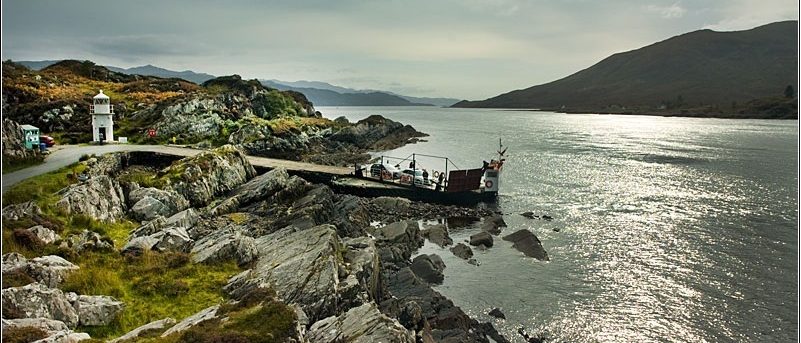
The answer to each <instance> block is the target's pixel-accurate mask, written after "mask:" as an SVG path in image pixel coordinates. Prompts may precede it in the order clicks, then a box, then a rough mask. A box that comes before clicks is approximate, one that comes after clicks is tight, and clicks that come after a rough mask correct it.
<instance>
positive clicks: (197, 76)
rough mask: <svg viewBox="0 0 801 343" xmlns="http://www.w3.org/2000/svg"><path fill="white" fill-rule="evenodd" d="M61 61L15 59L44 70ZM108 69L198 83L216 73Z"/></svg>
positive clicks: (156, 69) (162, 69) (141, 67)
mask: <svg viewBox="0 0 801 343" xmlns="http://www.w3.org/2000/svg"><path fill="white" fill-rule="evenodd" d="M58 62H61V60H52V61H15V63H18V64H21V65H24V66H26V67H28V68H30V69H31V70H42V69H44V68H47V67H49V66H51V65H53V64H56V63H58ZM105 67H106V68H107V69H108V70H111V71H114V72H118V73H123V74H128V75H144V76H158V77H163V78H179V79H184V80H187V81H191V82H194V83H197V84H202V83H203V82H206V81H208V80H211V79H213V78H215V76H214V75H209V74H204V73H196V72H193V71H191V70H184V71H173V70H169V69H164V68H159V67H156V66H153V65H150V64H148V65H143V66H140V67H133V68H128V69H125V68H120V67H114V66H105Z"/></svg>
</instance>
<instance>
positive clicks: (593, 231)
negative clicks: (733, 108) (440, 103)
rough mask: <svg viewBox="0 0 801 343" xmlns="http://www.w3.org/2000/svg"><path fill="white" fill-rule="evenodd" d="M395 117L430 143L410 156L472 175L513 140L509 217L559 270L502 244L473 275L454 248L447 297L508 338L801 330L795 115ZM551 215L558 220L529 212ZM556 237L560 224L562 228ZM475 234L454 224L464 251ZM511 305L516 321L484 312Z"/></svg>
mask: <svg viewBox="0 0 801 343" xmlns="http://www.w3.org/2000/svg"><path fill="white" fill-rule="evenodd" d="M321 111H322V112H323V114H324V115H325V116H326V117H329V118H335V117H337V116H340V115H345V116H346V117H348V118H349V119H350V120H351V121H355V120H358V119H361V118H364V117H366V116H367V115H369V114H383V115H385V116H387V117H389V118H391V119H394V120H398V121H401V122H403V123H404V124H411V125H413V126H414V127H415V128H416V129H418V130H420V131H423V132H426V133H429V134H431V136H430V137H427V138H426V139H427V140H428V142H424V143H419V144H415V145H410V146H406V147H403V148H400V149H397V150H395V151H392V152H391V154H392V155H398V156H405V155H408V154H411V153H412V152H417V153H426V154H434V155H446V156H448V157H450V158H451V159H453V160H454V161H455V162H456V163H457V165H459V166H461V167H463V168H472V167H475V166H479V165H480V162H481V160H482V159H484V160H486V159H489V158H491V157H492V156H493V152H494V151H495V149H496V147H497V139H498V137H499V136H502V137H503V139H504V143H505V144H506V145H508V146H509V152H508V155H509V157H508V160H507V163H506V165H505V170H504V174H503V178H502V181H501V195H500V198H499V204H498V206H499V208H500V209H501V210H502V211H503V212H504V213H505V220H506V222H507V223H508V224H509V227H508V228H506V229H505V231H504V233H507V234H508V233H511V232H514V231H516V230H519V229H529V230H531V231H532V232H534V233H535V234H536V235H537V236H538V237H539V239H540V240H541V241H542V242H543V245H544V246H545V248H546V250H548V255H549V256H550V257H551V262H548V263H544V262H539V261H535V260H533V259H530V258H525V257H523V256H522V255H521V254H520V253H518V252H517V251H516V250H514V249H512V248H511V243H509V242H505V241H502V240H496V246H495V247H493V248H492V249H489V250H487V251H476V259H477V260H478V261H480V262H481V265H480V266H478V267H476V266H473V265H469V264H467V263H466V262H464V261H462V260H460V259H458V258H456V257H454V256H453V255H452V254H451V253H450V252H449V251H448V250H447V249H443V248H439V247H437V246H432V245H426V246H425V247H424V248H423V249H421V252H424V253H437V254H439V255H440V256H441V257H442V258H443V260H444V261H445V263H446V265H447V268H446V269H445V275H446V279H445V283H444V284H443V285H442V286H439V287H437V289H438V290H439V291H440V292H442V293H443V294H444V295H446V296H448V297H449V298H451V299H452V300H453V301H454V303H456V304H457V305H459V306H461V307H462V308H463V309H464V310H465V311H466V312H468V313H469V314H471V315H473V316H475V317H476V318H478V319H479V320H483V321H492V322H494V323H495V324H496V326H497V327H498V328H499V329H500V330H501V331H502V332H503V333H504V334H505V335H506V336H507V337H509V338H512V339H515V340H517V341H522V340H521V339H520V337H519V336H518V335H517V334H516V333H515V332H516V330H517V328H519V327H525V328H526V329H527V330H528V331H529V332H540V333H545V334H546V335H547V336H548V337H550V338H552V339H553V340H555V341H570V342H596V341H599V342H609V341H617V342H632V341H665V340H667V341H692V342H699V341H709V342H717V341H760V342H764V341H776V342H782V341H791V340H795V339H796V336H797V329H796V327H797V307H798V303H797V286H798V285H797V279H798V275H797V263H798V262H797V258H798V250H797V246H798V244H797V243H798V240H797V226H796V225H797V224H796V223H797V221H798V213H797V207H796V206H797V202H798V198H797V194H798V188H797V175H796V170H797V163H798V161H797V159H796V156H797V155H796V151H797V148H798V145H797V142H798V134H797V131H796V130H797V121H763V120H718V119H694V118H661V117H642V116H613V115H605V116H598V115H562V114H551V113H536V112H513V111H493V110H472V109H471V110H464V109H438V108H402V109H400V108H322V109H321ZM525 211H534V212H535V213H538V214H548V215H550V216H552V217H554V220H553V221H540V220H531V219H527V218H524V217H522V216H520V215H519V213H522V212H525ZM554 229H557V230H558V232H556V231H555V230H554ZM476 230H478V229H477V225H472V226H467V227H465V228H463V229H460V230H453V231H452V237H453V240H454V242H460V241H464V240H465V239H467V238H468V237H469V236H470V235H471V234H474V233H475V232H476ZM493 307H500V308H501V309H503V311H504V312H505V314H506V316H507V318H508V319H507V320H506V321H503V320H499V319H494V318H492V317H489V316H488V315H486V313H487V312H488V310H489V309H491V308H493Z"/></svg>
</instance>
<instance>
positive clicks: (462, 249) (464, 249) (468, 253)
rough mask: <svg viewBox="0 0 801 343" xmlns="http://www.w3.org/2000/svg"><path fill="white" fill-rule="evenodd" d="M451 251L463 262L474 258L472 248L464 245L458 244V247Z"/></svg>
mask: <svg viewBox="0 0 801 343" xmlns="http://www.w3.org/2000/svg"><path fill="white" fill-rule="evenodd" d="M450 250H451V252H452V253H453V254H454V255H455V256H456V257H458V258H461V259H463V260H467V259H469V258H471V257H473V250H472V249H470V247H469V246H467V245H465V244H464V243H459V244H456V246H454V247H453V248H451V249H450Z"/></svg>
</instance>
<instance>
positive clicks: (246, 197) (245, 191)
mask: <svg viewBox="0 0 801 343" xmlns="http://www.w3.org/2000/svg"><path fill="white" fill-rule="evenodd" d="M289 183H290V177H289V174H288V173H287V171H286V169H285V168H282V167H279V168H276V169H273V170H271V171H269V172H266V173H264V174H261V175H259V176H256V177H254V178H253V179H251V180H250V181H248V182H246V183H245V184H243V185H242V186H239V188H237V189H236V190H235V191H234V192H233V195H232V196H230V197H228V198H227V199H225V200H223V201H222V202H221V203H220V204H219V205H217V206H216V207H215V208H213V209H212V210H211V211H209V213H210V214H211V215H212V216H219V215H223V214H226V213H231V212H236V210H237V209H238V208H240V207H242V206H246V205H248V204H251V203H253V202H256V201H259V200H263V199H267V198H269V197H271V196H273V195H274V194H276V193H278V192H279V191H281V190H284V189H285V188H286V187H287V186H288V185H289Z"/></svg>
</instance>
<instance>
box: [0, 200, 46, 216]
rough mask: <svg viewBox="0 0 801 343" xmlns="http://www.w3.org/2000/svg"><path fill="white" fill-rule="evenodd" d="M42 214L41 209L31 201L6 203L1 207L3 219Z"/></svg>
mask: <svg viewBox="0 0 801 343" xmlns="http://www.w3.org/2000/svg"><path fill="white" fill-rule="evenodd" d="M40 215H42V209H41V208H39V205H37V204H36V203H35V202H33V201H28V202H23V203H19V204H13V205H8V206H6V207H4V208H3V219H4V220H20V219H23V218H33V217H34V216H40Z"/></svg>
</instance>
